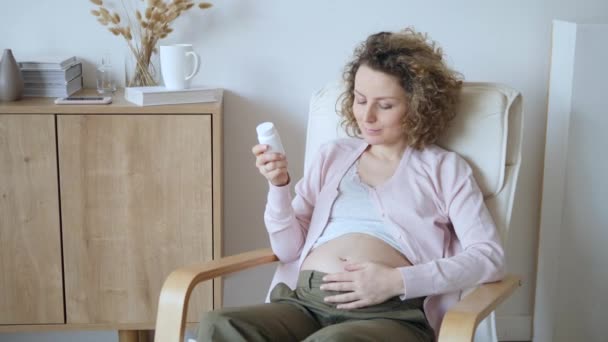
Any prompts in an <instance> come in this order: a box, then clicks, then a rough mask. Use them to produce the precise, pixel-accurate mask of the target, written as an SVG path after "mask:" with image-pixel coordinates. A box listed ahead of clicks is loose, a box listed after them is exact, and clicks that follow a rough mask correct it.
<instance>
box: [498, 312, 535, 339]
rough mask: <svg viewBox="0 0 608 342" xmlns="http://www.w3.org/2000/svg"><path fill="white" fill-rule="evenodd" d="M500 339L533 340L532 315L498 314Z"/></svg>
mask: <svg viewBox="0 0 608 342" xmlns="http://www.w3.org/2000/svg"><path fill="white" fill-rule="evenodd" d="M496 331H497V333H498V340H499V341H532V316H496Z"/></svg>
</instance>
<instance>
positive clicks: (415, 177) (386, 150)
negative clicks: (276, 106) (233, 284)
mask: <svg viewBox="0 0 608 342" xmlns="http://www.w3.org/2000/svg"><path fill="white" fill-rule="evenodd" d="M344 80H345V83H346V90H345V93H344V94H343V95H342V97H341V110H340V113H339V114H340V115H341V116H342V126H343V127H344V128H345V129H346V130H347V132H348V133H349V135H350V136H351V138H347V139H339V140H335V141H332V142H329V143H327V144H325V145H323V146H322V147H321V149H320V151H319V152H318V154H317V155H316V157H315V159H314V161H313V162H312V164H311V166H310V167H309V168H308V169H307V170H306V172H305V175H304V177H303V178H302V179H301V180H300V181H299V182H298V183H297V184H296V185H295V196H294V197H293V198H292V195H291V192H290V185H291V178H290V176H289V173H288V169H287V160H286V157H285V156H284V155H282V154H277V153H271V152H268V153H265V152H266V149H267V146H266V145H256V146H254V147H253V149H252V152H253V154H254V155H255V157H256V166H257V168H258V169H259V171H260V173H261V174H262V175H263V176H264V177H265V178H266V179H267V180H268V182H269V192H268V202H267V205H266V211H265V214H264V218H265V223H266V228H267V230H268V233H269V237H270V242H271V245H272V249H273V251H274V253H275V254H276V255H277V256H278V258H279V260H280V264H279V266H278V267H277V271H276V274H275V277H274V279H273V283H272V285H271V292H270V294H269V298H268V299H269V303H265V304H260V305H255V306H249V307H241V308H227V309H221V310H216V311H212V312H209V313H207V314H206V315H205V316H204V317H203V319H202V321H201V325H200V328H199V341H433V340H434V339H435V337H436V336H437V334H436V333H438V328H439V325H440V323H441V319H442V317H443V315H444V313H445V311H446V310H447V309H448V308H449V306H450V305H451V304H453V303H455V302H456V301H457V300H458V298H459V294H460V290H462V289H464V288H467V287H471V286H474V285H477V284H480V283H484V282H491V281H497V280H500V279H502V277H503V275H504V252H503V249H502V246H501V243H500V239H499V237H498V233H497V230H496V227H495V225H494V222H493V220H492V218H491V216H490V213H489V211H488V209H487V208H486V207H485V204H484V201H483V196H482V193H481V191H480V189H479V187H478V185H477V184H476V182H475V179H474V178H473V174H472V170H471V168H470V167H469V165H468V164H467V163H466V162H465V161H464V160H463V159H462V158H461V157H459V156H458V155H457V154H455V153H453V152H449V151H446V150H443V149H441V148H440V147H438V146H436V145H434V142H435V141H436V140H437V138H438V137H439V136H440V135H441V134H442V132H443V131H444V130H445V128H446V126H447V124H448V122H449V121H450V120H451V119H452V118H453V117H454V115H455V108H456V101H457V99H458V96H459V91H460V88H461V84H462V82H461V81H460V78H459V75H458V74H457V73H455V72H453V71H451V70H450V69H449V68H448V67H447V66H446V65H445V63H444V60H443V56H442V53H441V50H440V49H439V48H437V47H436V45H435V43H434V42H432V41H429V40H428V39H427V37H426V35H424V34H421V33H418V32H416V31H415V30H413V29H406V30H403V31H400V32H394V33H389V32H381V33H377V34H374V35H372V36H370V37H369V38H368V39H367V40H366V41H364V42H363V43H362V44H361V45H360V46H359V47H358V48H357V49H356V50H355V53H354V57H353V59H352V61H351V62H350V63H349V64H347V66H346V68H345V71H344Z"/></svg>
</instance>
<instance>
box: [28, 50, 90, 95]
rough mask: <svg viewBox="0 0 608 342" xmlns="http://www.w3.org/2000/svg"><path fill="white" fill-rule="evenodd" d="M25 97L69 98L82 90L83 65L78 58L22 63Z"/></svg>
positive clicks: (34, 60)
mask: <svg viewBox="0 0 608 342" xmlns="http://www.w3.org/2000/svg"><path fill="white" fill-rule="evenodd" d="M19 68H20V69H21V75H23V83H24V90H23V96H41V97H68V96H70V95H72V94H74V93H75V92H77V91H78V90H80V89H82V63H81V62H80V61H79V60H78V58H76V57H67V58H65V57H41V58H34V59H31V60H27V61H20V62H19Z"/></svg>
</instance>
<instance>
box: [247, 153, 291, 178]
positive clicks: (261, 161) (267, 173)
mask: <svg viewBox="0 0 608 342" xmlns="http://www.w3.org/2000/svg"><path fill="white" fill-rule="evenodd" d="M266 150H268V145H264V144H258V145H255V146H253V148H252V149H251V152H252V153H253V155H254V156H255V166H256V167H257V168H258V170H259V171H260V173H261V174H262V176H264V177H266V179H267V180H268V181H269V182H270V183H271V184H272V185H274V186H285V185H287V184H289V172H287V159H286V158H285V155H283V154H281V153H274V152H269V153H264V152H266Z"/></svg>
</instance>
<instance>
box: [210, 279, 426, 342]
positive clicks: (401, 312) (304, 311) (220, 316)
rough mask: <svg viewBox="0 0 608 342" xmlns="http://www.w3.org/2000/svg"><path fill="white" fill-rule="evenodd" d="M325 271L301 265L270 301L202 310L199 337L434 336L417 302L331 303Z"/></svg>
mask: <svg viewBox="0 0 608 342" xmlns="http://www.w3.org/2000/svg"><path fill="white" fill-rule="evenodd" d="M324 275H325V273H322V272H316V271H301V272H300V275H299V278H298V284H297V287H296V289H295V290H291V289H290V288H289V287H288V286H287V285H285V284H283V283H279V284H277V285H276V286H275V287H274V288H273V289H272V292H271V294H270V301H271V302H270V303H266V304H260V305H254V306H247V307H240V308H225V309H220V310H215V311H211V312H208V313H206V314H205V315H204V316H203V318H202V320H201V323H200V326H199V330H198V342H203V341H231V342H232V341H281V342H282V341H308V342H311V341H349V342H350V341H416V342H418V341H421V342H422V341H424V342H427V341H433V339H434V333H433V329H432V328H431V327H430V326H429V324H428V321H427V320H426V317H425V316H424V312H423V310H422V302H423V300H424V298H414V299H408V300H405V301H402V300H400V299H399V297H393V298H390V299H388V300H387V301H385V302H384V303H381V304H376V305H373V306H368V307H364V308H360V309H352V310H345V309H340V310H339V309H336V304H328V303H325V302H324V301H323V298H324V297H326V296H328V295H332V294H337V293H339V292H336V291H321V290H320V289H319V286H320V285H321V284H322V280H321V279H322V277H323V276H324Z"/></svg>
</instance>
